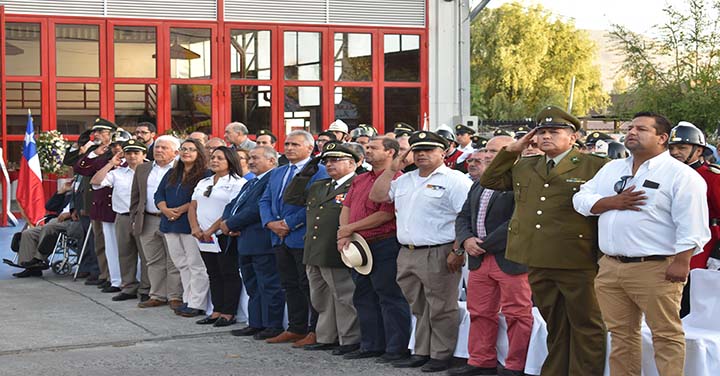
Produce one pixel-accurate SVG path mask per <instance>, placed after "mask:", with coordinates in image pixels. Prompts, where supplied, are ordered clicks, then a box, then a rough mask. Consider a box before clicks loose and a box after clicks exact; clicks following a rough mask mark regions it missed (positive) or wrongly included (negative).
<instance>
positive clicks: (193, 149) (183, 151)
mask: <svg viewBox="0 0 720 376" xmlns="http://www.w3.org/2000/svg"><path fill="white" fill-rule="evenodd" d="M197 151H198V150H197V149H195V148H180V152H181V153H195V152H197Z"/></svg>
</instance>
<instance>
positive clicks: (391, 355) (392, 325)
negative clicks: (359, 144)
mask: <svg viewBox="0 0 720 376" xmlns="http://www.w3.org/2000/svg"><path fill="white" fill-rule="evenodd" d="M399 150H400V145H399V144H398V142H397V141H396V140H394V139H392V138H389V137H373V138H372V140H371V141H370V143H369V144H368V145H367V147H366V156H365V157H366V160H367V162H368V163H370V164H371V165H372V167H373V168H372V171H370V172H368V173H365V174H362V175H358V176H356V177H355V179H354V180H353V182H352V186H351V187H350V190H349V191H348V193H347V196H345V201H344V202H343V209H342V211H341V212H340V228H339V229H338V250H339V251H341V250H342V249H343V248H344V247H345V245H347V244H348V242H349V241H350V235H352V233H354V232H357V233H358V234H360V235H361V236H362V237H363V238H365V240H366V241H367V243H368V245H369V246H370V250H371V252H372V257H373V266H372V270H371V271H370V274H368V275H362V274H359V273H357V272H355V271H354V270H353V272H352V276H353V280H354V281H355V293H354V295H353V304H354V305H355V308H356V309H357V314H358V319H359V321H360V334H361V341H360V349H359V350H357V351H355V352H352V353H349V354H346V355H345V358H346V359H361V358H371V357H378V356H380V358H378V359H377V360H376V361H377V362H378V363H389V362H392V361H395V360H400V359H404V358H407V357H408V356H409V355H410V354H409V351H408V342H409V341H410V306H409V305H408V302H407V300H406V299H405V296H404V295H403V293H402V290H401V289H400V286H399V285H398V284H397V281H396V280H395V277H396V275H397V257H398V252H399V251H400V245H399V244H398V241H397V238H396V237H395V206H394V205H393V204H392V203H382V204H378V203H375V202H373V201H371V200H370V199H369V198H368V195H369V194H370V189H371V188H372V186H373V184H374V183H375V180H376V179H377V178H378V176H380V174H382V173H383V171H384V170H385V169H386V168H388V167H389V166H390V164H391V163H392V160H393V158H395V156H397V155H398V151H399ZM400 175H402V173H401V172H398V173H397V174H396V175H395V178H397V177H398V176H400ZM381 355H382V356H381Z"/></svg>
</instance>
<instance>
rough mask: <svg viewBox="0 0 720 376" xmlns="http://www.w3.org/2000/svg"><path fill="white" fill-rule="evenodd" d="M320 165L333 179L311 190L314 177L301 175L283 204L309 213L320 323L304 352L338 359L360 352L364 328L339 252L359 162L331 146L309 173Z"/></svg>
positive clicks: (309, 264)
mask: <svg viewBox="0 0 720 376" xmlns="http://www.w3.org/2000/svg"><path fill="white" fill-rule="evenodd" d="M318 159H320V160H322V162H323V163H324V164H325V167H326V169H327V173H328V175H330V178H329V179H320V180H318V181H316V182H315V183H313V184H312V185H311V186H310V187H309V188H308V189H307V190H306V189H305V187H306V186H307V183H308V181H309V179H310V177H309V176H312V175H313V174H309V173H305V172H304V171H301V172H300V173H299V174H297V175H296V176H295V178H293V180H292V182H290V184H289V185H288V187H287V189H286V190H285V194H284V196H283V199H284V200H285V202H286V203H288V204H293V205H305V206H306V207H307V220H306V224H307V227H306V228H307V230H306V232H305V250H304V254H303V264H305V270H306V272H307V276H308V282H309V283H310V302H311V303H312V306H313V308H315V310H316V311H317V312H318V321H317V327H316V329H315V333H316V335H317V343H315V344H310V345H305V346H304V348H305V349H306V350H328V349H332V350H333V355H344V354H347V353H349V352H352V351H355V350H357V349H359V348H360V326H359V324H358V321H357V311H356V310H355V306H354V305H353V293H354V292H355V284H354V283H353V281H352V275H351V274H350V269H348V268H347V267H346V266H345V264H343V262H342V259H341V258H340V253H339V252H338V251H337V229H338V227H340V211H341V210H342V207H343V201H344V200H345V195H346V194H347V192H348V190H349V189H350V185H351V183H352V180H353V178H354V177H355V168H356V167H357V163H358V162H359V161H360V156H359V155H358V154H357V153H356V152H355V150H353V149H352V148H351V147H350V146H347V144H343V143H341V142H339V141H331V142H328V143H326V144H325V146H324V147H323V152H322V154H320V157H319V158H317V159H316V160H314V161H311V162H309V163H308V166H306V168H307V169H312V164H313V162H314V163H315V165H316V166H317V162H318ZM308 175H309V176H308ZM338 342H339V346H337V343H338Z"/></svg>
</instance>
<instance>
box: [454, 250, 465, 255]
mask: <svg viewBox="0 0 720 376" xmlns="http://www.w3.org/2000/svg"><path fill="white" fill-rule="evenodd" d="M452 252H453V253H454V254H455V255H456V256H464V255H465V250H464V249H463V248H458V249H453V251H452Z"/></svg>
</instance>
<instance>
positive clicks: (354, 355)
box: [343, 350, 384, 359]
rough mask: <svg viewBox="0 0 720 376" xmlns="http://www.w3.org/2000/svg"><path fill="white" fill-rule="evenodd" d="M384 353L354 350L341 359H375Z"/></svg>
mask: <svg viewBox="0 0 720 376" xmlns="http://www.w3.org/2000/svg"><path fill="white" fill-rule="evenodd" d="M383 353H384V351H366V350H355V351H353V352H349V353H347V354H345V355H343V359H367V358H377V357H378V356H380V355H382V354H383Z"/></svg>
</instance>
